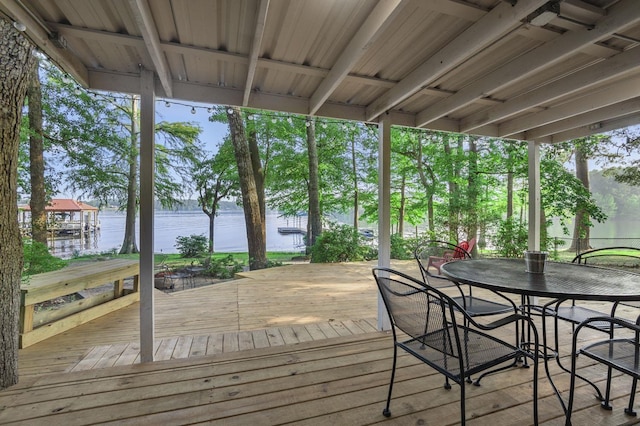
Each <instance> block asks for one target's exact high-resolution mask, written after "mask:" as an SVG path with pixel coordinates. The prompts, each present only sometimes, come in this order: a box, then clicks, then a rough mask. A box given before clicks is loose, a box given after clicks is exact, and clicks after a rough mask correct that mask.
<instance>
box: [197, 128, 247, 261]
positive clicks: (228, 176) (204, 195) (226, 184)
mask: <svg viewBox="0 0 640 426" xmlns="http://www.w3.org/2000/svg"><path fill="white" fill-rule="evenodd" d="M234 162H235V159H234V153H233V145H232V144H231V141H230V140H228V139H226V140H225V141H224V142H223V143H222V144H221V145H220V146H219V147H218V151H217V152H216V153H215V154H214V155H213V156H211V157H208V158H205V159H204V160H197V159H196V161H195V163H194V169H193V173H192V175H193V177H192V179H193V180H194V183H195V187H196V191H198V204H199V205H200V206H201V207H202V211H203V212H204V213H205V214H206V215H207V216H208V217H209V253H213V246H214V244H213V242H214V229H215V228H214V225H215V218H216V216H217V215H218V207H219V204H220V201H221V200H223V199H224V198H226V197H229V196H237V195H239V194H238V190H239V181H238V170H237V168H236V167H235V164H234Z"/></svg>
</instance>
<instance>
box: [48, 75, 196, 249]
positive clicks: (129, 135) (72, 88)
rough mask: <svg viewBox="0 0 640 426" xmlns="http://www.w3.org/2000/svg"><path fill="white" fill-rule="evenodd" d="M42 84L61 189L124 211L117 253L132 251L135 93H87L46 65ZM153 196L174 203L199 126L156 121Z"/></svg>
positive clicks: (182, 185)
mask: <svg viewBox="0 0 640 426" xmlns="http://www.w3.org/2000/svg"><path fill="white" fill-rule="evenodd" d="M45 81H46V83H45V84H43V110H44V111H45V122H46V128H45V137H46V138H47V139H49V141H51V143H52V145H53V149H52V151H51V155H52V156H53V158H55V159H56V160H57V161H56V162H57V163H58V164H59V165H61V166H63V167H64V169H65V171H64V175H65V177H66V182H67V185H66V189H67V190H70V191H72V192H75V193H78V194H79V195H80V196H83V197H87V198H90V199H94V200H98V201H99V202H100V203H102V204H112V203H114V202H115V203H117V205H118V207H119V208H120V209H122V210H125V211H126V219H125V233H124V236H123V244H122V247H121V249H120V253H134V252H137V250H138V249H137V246H136V240H135V219H136V213H137V208H138V161H139V144H140V140H139V139H140V132H139V126H138V121H139V98H138V97H137V96H130V95H119V94H112V93H98V92H87V91H85V90H83V89H82V88H80V87H78V86H77V85H76V83H75V82H74V81H72V80H71V79H69V78H68V77H66V76H64V75H62V74H61V72H60V71H59V70H58V69H57V68H55V67H52V66H50V67H49V68H48V69H47V73H46V80H45ZM155 130H156V153H155V159H156V163H155V173H156V175H155V188H154V189H155V194H154V195H155V197H156V198H157V199H158V200H159V201H160V202H161V203H162V205H163V206H165V207H171V206H173V205H175V204H177V203H179V200H180V198H182V196H183V194H184V188H186V187H187V185H186V182H187V173H185V170H186V167H187V165H188V164H190V160H191V159H192V158H194V157H195V156H196V155H197V154H198V153H199V152H200V151H201V148H200V146H199V143H198V136H199V134H200V132H201V129H200V127H199V126H197V125H194V124H192V123H180V122H178V123H169V122H165V121H161V122H159V123H156V126H155Z"/></svg>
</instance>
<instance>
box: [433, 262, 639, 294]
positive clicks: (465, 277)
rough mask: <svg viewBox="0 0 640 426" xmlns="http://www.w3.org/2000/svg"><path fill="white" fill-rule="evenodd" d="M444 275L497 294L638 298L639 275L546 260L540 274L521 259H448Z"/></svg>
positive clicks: (443, 269) (444, 266)
mask: <svg viewBox="0 0 640 426" xmlns="http://www.w3.org/2000/svg"><path fill="white" fill-rule="evenodd" d="M442 273H443V275H445V276H447V277H449V278H450V279H452V280H453V281H457V282H460V283H464V284H469V285H472V286H475V287H480V288H486V289H488V290H492V291H496V292H500V293H512V294H520V295H524V296H540V297H551V298H556V299H576V300H599V301H609V302H623V301H639V300H640V275H639V274H636V273H633V272H627V271H621V270H618V269H608V268H601V267H596V266H588V265H578V264H575V263H560V262H547V264H546V266H545V271H544V273H543V274H532V273H529V272H526V271H525V265H524V259H478V260H475V259H473V260H464V261H457V262H448V263H446V264H444V265H443V266H442Z"/></svg>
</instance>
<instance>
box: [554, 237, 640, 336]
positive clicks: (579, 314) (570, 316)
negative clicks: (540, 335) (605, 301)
mask: <svg viewBox="0 0 640 426" xmlns="http://www.w3.org/2000/svg"><path fill="white" fill-rule="evenodd" d="M629 262H632V264H634V265H635V266H636V267H637V266H638V264H640V250H639V249H637V248H634V247H603V248H599V249H594V250H589V251H585V252H583V253H580V254H579V255H577V256H576V257H574V258H573V260H572V263H578V264H581V265H587V264H589V265H602V266H607V267H613V268H616V267H624V266H625V265H629ZM638 285H639V289H640V282H639V283H638ZM568 301H569V302H571V305H570V306H562V304H563V303H565V302H568ZM628 304H630V305H632V306H635V307H640V304H637V303H634V302H631V303H628ZM552 305H553V306H554V307H553V308H552V312H553V313H554V316H555V318H556V320H564V321H568V322H570V323H571V324H573V325H574V326H575V325H577V324H580V323H582V322H584V321H585V320H587V319H589V318H592V317H595V316H605V315H607V313H605V312H601V311H598V310H595V309H590V308H587V307H584V306H580V305H576V303H575V300H573V299H570V300H566V299H565V300H557V301H555V303H553V304H547V306H548V307H550V306H552ZM616 308H617V304H614V305H613V306H612V309H611V311H610V312H611V313H610V316H614V315H615V310H616ZM588 324H589V325H588V326H589V327H590V328H593V329H596V330H600V331H604V332H607V331H608V329H609V326H610V324H609V323H608V322H601V323H597V322H592V321H590V322H589V323H588ZM555 328H556V331H557V322H556V327H555Z"/></svg>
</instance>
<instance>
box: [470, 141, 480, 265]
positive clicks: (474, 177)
mask: <svg viewBox="0 0 640 426" xmlns="http://www.w3.org/2000/svg"><path fill="white" fill-rule="evenodd" d="M467 182H468V186H467V188H468V199H467V241H470V240H471V239H472V238H477V237H478V197H479V192H480V191H479V189H478V146H477V145H476V140H475V139H474V138H473V137H471V138H469V177H468V180H467ZM477 254H478V248H477V244H476V245H474V246H473V249H472V250H471V255H472V256H474V257H476V256H477Z"/></svg>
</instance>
